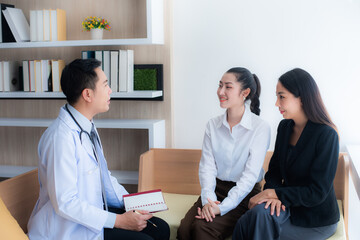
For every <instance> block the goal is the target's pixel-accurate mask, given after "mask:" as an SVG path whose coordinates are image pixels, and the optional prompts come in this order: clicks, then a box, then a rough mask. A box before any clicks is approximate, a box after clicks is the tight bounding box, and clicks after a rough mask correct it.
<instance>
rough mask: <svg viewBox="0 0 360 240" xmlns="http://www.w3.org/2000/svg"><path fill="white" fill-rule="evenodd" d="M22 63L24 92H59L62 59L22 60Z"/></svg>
mask: <svg viewBox="0 0 360 240" xmlns="http://www.w3.org/2000/svg"><path fill="white" fill-rule="evenodd" d="M22 65H23V68H22V71H23V86H24V91H25V92H61V86H60V79H61V73H62V70H63V69H64V67H65V62H64V60H24V61H23V62H22Z"/></svg>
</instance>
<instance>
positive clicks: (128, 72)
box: [81, 50, 134, 92]
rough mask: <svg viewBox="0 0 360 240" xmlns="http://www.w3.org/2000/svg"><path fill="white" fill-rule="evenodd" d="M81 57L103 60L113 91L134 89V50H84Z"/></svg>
mask: <svg viewBox="0 0 360 240" xmlns="http://www.w3.org/2000/svg"><path fill="white" fill-rule="evenodd" d="M81 57H82V59H87V58H96V59H97V60H99V61H101V63H102V64H101V65H102V70H103V71H104V73H105V75H106V76H107V78H108V80H109V84H110V88H111V90H112V91H113V92H132V91H134V50H104V51H102V50H97V51H82V52H81Z"/></svg>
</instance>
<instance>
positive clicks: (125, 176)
mask: <svg viewBox="0 0 360 240" xmlns="http://www.w3.org/2000/svg"><path fill="white" fill-rule="evenodd" d="M36 168H37V166H14V165H0V177H1V178H12V177H15V176H17V175H20V174H23V173H26V172H29V171H31V170H34V169H36ZM110 171H111V175H112V176H114V177H115V178H116V179H117V180H118V182H119V183H121V184H138V181H139V172H138V171H123V170H110Z"/></svg>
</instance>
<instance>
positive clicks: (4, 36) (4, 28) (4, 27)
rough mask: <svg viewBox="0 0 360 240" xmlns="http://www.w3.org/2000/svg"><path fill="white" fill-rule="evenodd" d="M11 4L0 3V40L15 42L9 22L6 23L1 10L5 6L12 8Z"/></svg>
mask: <svg viewBox="0 0 360 240" xmlns="http://www.w3.org/2000/svg"><path fill="white" fill-rule="evenodd" d="M14 7H15V6H14V5H12V4H5V3H0V9H1V10H0V15H1V17H0V28H1V30H0V42H15V38H14V35H13V34H12V32H11V30H10V27H9V24H8V23H7V21H6V19H5V17H4V14H3V12H2V10H5V9H6V8H14Z"/></svg>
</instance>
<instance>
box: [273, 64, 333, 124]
mask: <svg viewBox="0 0 360 240" xmlns="http://www.w3.org/2000/svg"><path fill="white" fill-rule="evenodd" d="M279 81H280V83H281V84H282V85H283V86H284V87H285V88H286V89H287V90H288V91H289V92H291V93H292V94H293V95H294V96H295V97H300V98H301V102H302V105H303V106H302V107H303V109H304V112H305V114H306V116H307V118H308V119H309V120H310V121H312V122H314V123H320V124H326V125H328V126H330V127H332V128H334V129H335V130H336V131H337V128H336V126H335V124H334V123H333V122H332V120H331V118H330V115H329V113H328V112H327V110H326V108H325V105H324V102H323V100H322V98H321V95H320V91H319V88H318V86H317V84H316V82H315V80H314V79H313V77H312V76H311V75H310V74H309V73H308V72H306V71H305V70H303V69H300V68H295V69H293V70H291V71H288V72H286V73H284V74H283V75H282V76H281V77H280V78H279Z"/></svg>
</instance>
